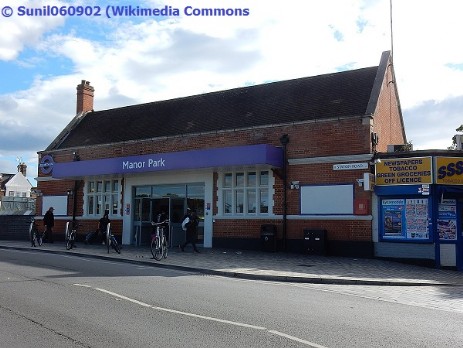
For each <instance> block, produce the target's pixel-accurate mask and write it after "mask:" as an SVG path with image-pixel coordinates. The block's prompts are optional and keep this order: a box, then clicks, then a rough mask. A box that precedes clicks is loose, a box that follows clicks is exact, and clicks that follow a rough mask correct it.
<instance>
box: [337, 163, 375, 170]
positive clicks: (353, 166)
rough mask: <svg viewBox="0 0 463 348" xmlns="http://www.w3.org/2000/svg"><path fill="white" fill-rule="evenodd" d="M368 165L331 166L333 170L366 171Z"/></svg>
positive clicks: (345, 164) (344, 164) (346, 164)
mask: <svg viewBox="0 0 463 348" xmlns="http://www.w3.org/2000/svg"><path fill="white" fill-rule="evenodd" d="M368 168H369V166H368V163H343V164H333V170H356V169H368Z"/></svg>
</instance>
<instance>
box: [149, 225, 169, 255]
mask: <svg viewBox="0 0 463 348" xmlns="http://www.w3.org/2000/svg"><path fill="white" fill-rule="evenodd" d="M166 223H169V220H165V221H163V222H152V223H151V225H153V226H156V232H155V233H153V234H152V235H151V245H150V249H151V254H152V255H153V259H155V260H156V261H161V260H162V259H163V258H164V259H166V258H167V239H166V234H165V229H166V228H165V224H166Z"/></svg>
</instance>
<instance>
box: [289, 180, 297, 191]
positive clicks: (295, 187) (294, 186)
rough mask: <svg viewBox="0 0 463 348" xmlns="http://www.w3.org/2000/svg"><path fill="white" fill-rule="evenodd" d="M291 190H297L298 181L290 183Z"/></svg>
mask: <svg viewBox="0 0 463 348" xmlns="http://www.w3.org/2000/svg"><path fill="white" fill-rule="evenodd" d="M289 187H291V190H299V181H291V185H290V186H289Z"/></svg>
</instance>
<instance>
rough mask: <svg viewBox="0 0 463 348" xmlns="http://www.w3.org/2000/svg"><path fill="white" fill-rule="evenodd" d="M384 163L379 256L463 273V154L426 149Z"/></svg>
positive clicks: (379, 168)
mask: <svg viewBox="0 0 463 348" xmlns="http://www.w3.org/2000/svg"><path fill="white" fill-rule="evenodd" d="M378 158H380V160H379V161H380V162H379V163H377V164H376V186H375V193H376V195H377V197H378V198H377V199H378V210H379V214H378V217H379V221H378V222H379V223H378V241H377V243H375V255H376V256H378V257H388V258H394V259H402V260H414V261H418V262H420V261H421V262H422V263H424V264H426V263H427V264H429V265H433V266H434V265H435V266H437V267H449V268H457V269H458V270H463V153H462V151H456V150H451V151H450V150H449V151H447V150H442V151H439V150H429V151H425V150H420V151H414V152H409V153H403V154H400V157H398V153H393V154H379V155H378ZM377 162H378V161H377Z"/></svg>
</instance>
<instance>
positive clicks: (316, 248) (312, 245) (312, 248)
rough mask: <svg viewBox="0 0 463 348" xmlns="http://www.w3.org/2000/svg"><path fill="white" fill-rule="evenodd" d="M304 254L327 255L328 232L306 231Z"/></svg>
mask: <svg viewBox="0 0 463 348" xmlns="http://www.w3.org/2000/svg"><path fill="white" fill-rule="evenodd" d="M303 248H304V253H308V254H312V255H326V230H321V229H320V230H316V229H304V242H303Z"/></svg>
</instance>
